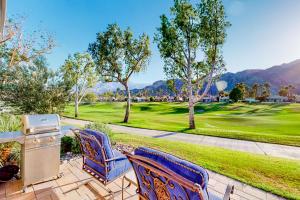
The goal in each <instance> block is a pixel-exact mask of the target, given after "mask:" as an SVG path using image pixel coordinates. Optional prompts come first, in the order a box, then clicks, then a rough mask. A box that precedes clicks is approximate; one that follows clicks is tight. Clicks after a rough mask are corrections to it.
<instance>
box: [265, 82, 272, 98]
mask: <svg viewBox="0 0 300 200" xmlns="http://www.w3.org/2000/svg"><path fill="white" fill-rule="evenodd" d="M270 88H271V85H270V84H269V83H267V82H266V83H264V96H265V97H269V96H270V94H271V91H270Z"/></svg>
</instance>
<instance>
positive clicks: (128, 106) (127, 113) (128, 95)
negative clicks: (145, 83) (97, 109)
mask: <svg viewBox="0 0 300 200" xmlns="http://www.w3.org/2000/svg"><path fill="white" fill-rule="evenodd" d="M125 89H126V92H127V105H126V112H125V117H124V121H123V122H124V123H127V122H128V119H129V113H130V104H131V95H130V90H129V87H128V85H125Z"/></svg>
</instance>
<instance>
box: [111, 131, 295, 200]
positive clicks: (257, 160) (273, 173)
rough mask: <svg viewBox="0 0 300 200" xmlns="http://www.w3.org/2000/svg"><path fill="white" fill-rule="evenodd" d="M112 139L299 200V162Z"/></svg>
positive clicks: (144, 140)
mask: <svg viewBox="0 0 300 200" xmlns="http://www.w3.org/2000/svg"><path fill="white" fill-rule="evenodd" d="M111 139H113V140H114V141H116V142H117V143H124V144H130V145H132V146H135V147H138V146H147V147H152V148H156V149H159V150H162V151H165V152H169V153H171V154H173V155H177V156H179V157H181V158H184V159H186V160H190V161H192V162H194V163H196V164H198V165H200V166H203V167H205V168H206V169H209V170H212V171H215V172H217V173H220V174H224V175H226V176H228V177H231V178H234V179H237V180H239V181H242V182H244V183H247V184H249V185H252V186H254V187H257V188H261V189H263V190H265V191H269V192H272V193H274V194H277V195H281V196H283V197H285V198H288V199H300V176H299V174H300V162H298V161H292V160H287V159H280V158H272V157H269V156H263V155H256V154H250V153H244V152H238V151H232V150H226V149H223V148H217V147H208V146H200V145H194V144H188V145H187V144H186V143H183V142H173V141H168V140H163V139H156V138H150V137H141V136H136V135H129V134H121V133H115V134H113V135H112V136H111Z"/></svg>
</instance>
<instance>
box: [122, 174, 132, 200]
mask: <svg viewBox="0 0 300 200" xmlns="http://www.w3.org/2000/svg"><path fill="white" fill-rule="evenodd" d="M125 180H127V181H128V185H127V186H126V187H124V183H125ZM131 183H132V181H131V180H129V179H128V178H127V177H126V176H123V178H122V200H123V199H124V190H126V189H128V188H129V187H130V186H131Z"/></svg>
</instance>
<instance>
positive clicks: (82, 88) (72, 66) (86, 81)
mask: <svg viewBox="0 0 300 200" xmlns="http://www.w3.org/2000/svg"><path fill="white" fill-rule="evenodd" d="M60 71H61V72H62V74H63V79H64V83H65V84H66V85H68V86H69V87H71V88H74V100H75V117H77V116H78V114H79V111H78V105H79V104H80V102H81V100H82V99H83V98H84V97H85V95H86V92H87V89H88V88H91V87H93V86H94V85H95V84H96V83H97V80H98V79H97V74H96V73H95V65H94V62H93V60H92V57H91V56H90V54H88V53H75V54H74V55H73V56H69V57H68V59H66V60H65V63H64V65H63V66H61V69H60Z"/></svg>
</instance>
